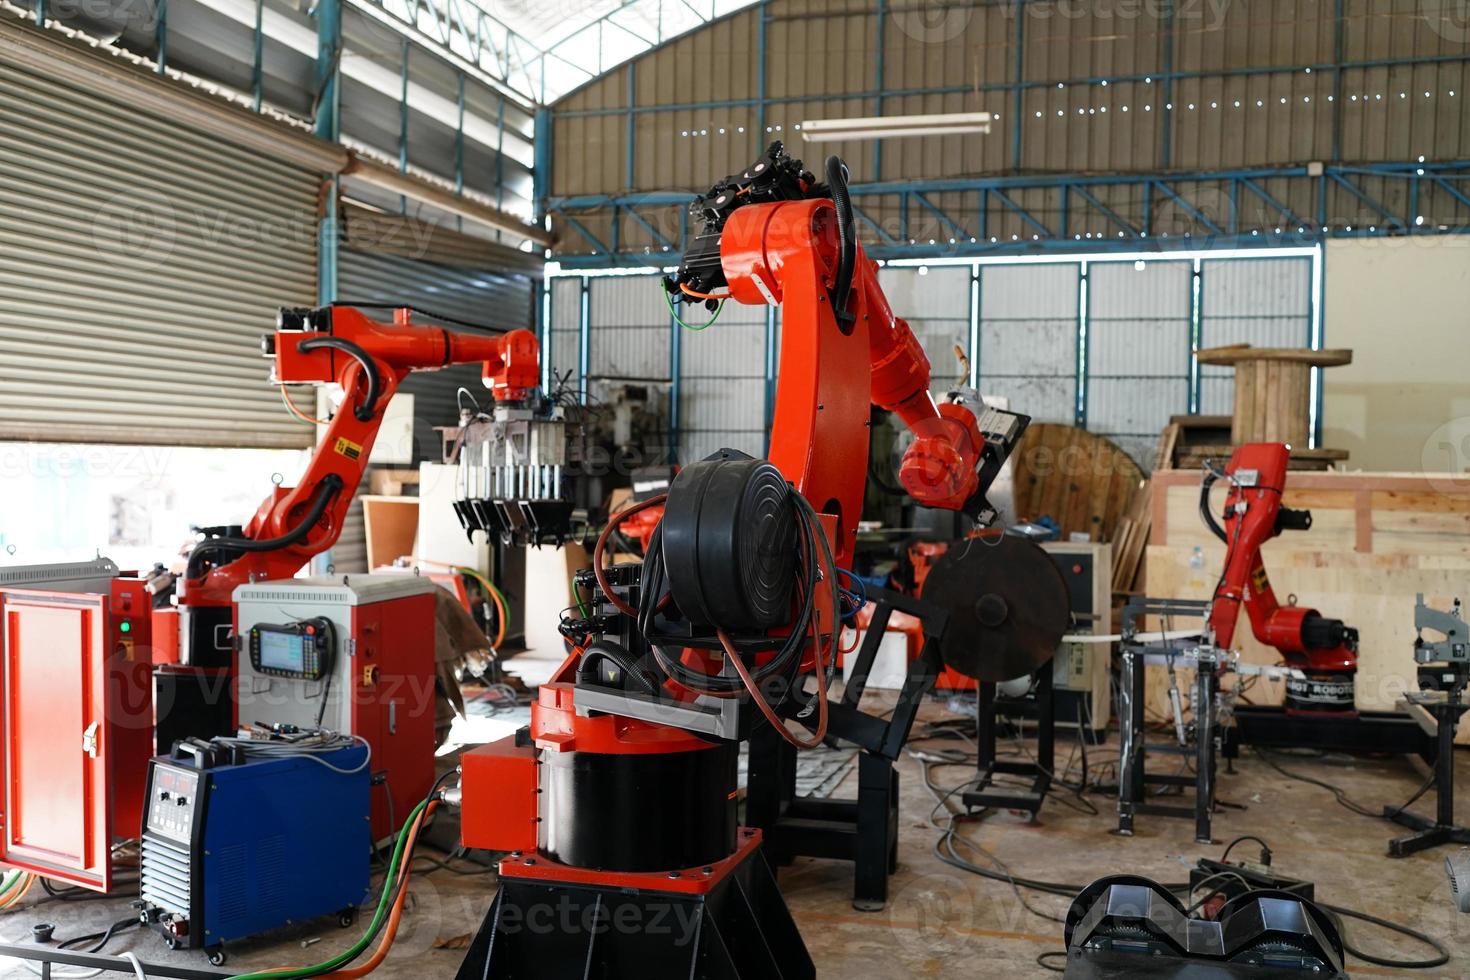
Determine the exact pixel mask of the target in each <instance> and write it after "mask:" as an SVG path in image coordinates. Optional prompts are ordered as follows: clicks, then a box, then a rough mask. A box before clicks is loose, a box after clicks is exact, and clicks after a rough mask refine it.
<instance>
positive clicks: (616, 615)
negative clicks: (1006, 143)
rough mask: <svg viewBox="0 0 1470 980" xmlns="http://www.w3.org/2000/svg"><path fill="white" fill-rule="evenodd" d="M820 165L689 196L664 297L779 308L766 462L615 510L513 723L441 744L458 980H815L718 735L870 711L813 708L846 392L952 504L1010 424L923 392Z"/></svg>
mask: <svg viewBox="0 0 1470 980" xmlns="http://www.w3.org/2000/svg"><path fill="white" fill-rule="evenodd" d="M825 175H826V180H825V182H819V181H818V180H817V179H816V177H815V176H814V175H813V174H812V173H810V172H809V171H807V170H805V169H804V168H803V166H802V164H801V163H800V161H797V160H793V159H792V158H791V157H790V156H788V155H787V154H786V152H785V150H784V148H783V147H782V145H781V144H780V143H776V144H773V145H772V146H771V148H770V149H769V150H768V151H767V153H766V154H765V155H764V156H762V157H761V158H760V159H758V160H757V161H755V162H754V163H752V164H751V166H750V167H748V168H747V169H745V170H744V171H743V172H741V173H740V174H736V175H732V176H730V177H727V178H726V179H725V180H723V181H721V182H719V183H718V184H716V185H715V187H714V188H713V189H712V190H711V191H710V192H709V193H708V194H706V195H704V196H702V197H700V198H698V199H697V200H696V201H695V203H694V205H693V207H692V209H691V213H692V214H693V215H694V216H695V217H696V218H697V219H699V220H701V221H702V222H703V227H702V231H701V232H700V234H699V235H698V236H697V237H696V238H695V240H694V241H693V243H692V246H691V248H690V250H689V252H688V253H687V254H686V256H685V257H684V259H683V262H682V264H681V265H680V267H679V269H678V272H677V274H676V275H674V276H673V277H671V278H670V279H668V280H666V288H667V289H668V290H669V299H670V301H671V303H682V304H684V305H685V306H686V307H694V308H697V307H700V306H706V307H709V308H711V310H712V311H713V309H715V308H717V306H718V304H719V303H721V302H726V301H733V302H739V303H746V304H753V305H754V304H770V305H773V306H777V307H779V308H780V310H781V314H782V323H783V329H782V343H781V353H780V365H779V367H780V370H779V375H778V376H779V384H778V387H777V390H776V399H775V417H774V423H773V426H772V430H771V442H770V456H769V459H753V458H750V457H748V456H746V455H745V454H743V453H739V452H736V451H732V450H722V451H720V452H718V453H715V454H713V455H711V456H709V457H708V458H706V459H703V460H699V461H693V462H689V463H687V465H685V466H684V467H683V468H682V469H681V470H680V472H679V474H678V476H677V477H676V478H675V480H674V481H673V483H672V484H671V485H670V487H669V490H668V493H667V494H666V495H664V496H658V497H653V498H650V499H648V500H645V501H641V502H639V503H636V504H635V505H633V506H632V507H630V508H628V509H626V510H624V511H622V512H620V513H619V514H617V515H614V517H613V518H612V519H611V520H610V521H609V524H608V526H607V528H606V530H604V532H603V534H602V536H601V538H600V539H599V541H598V543H597V547H596V549H595V554H594V563H593V569H592V575H591V580H592V585H593V589H592V603H591V604H592V609H591V611H590V615H587V616H586V617H585V618H584V619H581V620H566V621H564V622H563V632H564V633H565V634H567V635H568V636H569V638H570V639H571V641H572V646H573V649H572V652H571V654H570V655H569V656H568V658H567V659H566V661H565V662H564V663H563V664H562V665H561V666H560V667H559V668H558V670H557V671H556V672H555V674H554V675H553V677H552V679H551V680H550V682H548V683H546V684H544V685H543V686H542V687H541V688H540V691H539V694H538V697H537V700H536V702H535V703H534V704H533V705H532V714H531V724H530V726H529V727H528V728H527V729H523V730H522V731H521V732H519V733H517V734H516V735H514V736H511V737H508V738H506V739H503V740H501V741H499V742H496V743H491V744H489V745H486V746H482V747H480V748H477V749H475V750H471V751H469V752H467V753H465V754H464V756H463V757H462V760H461V767H462V776H461V782H460V785H459V786H458V788H457V789H456V790H454V791H453V792H454V795H455V796H457V797H458V798H459V800H460V802H461V804H462V808H463V809H462V813H461V818H462V834H463V843H464V844H465V845H466V846H468V847H477V848H485V849H490V850H498V851H505V852H509V853H508V855H507V856H506V857H505V858H504V859H503V860H502V861H501V863H500V865H499V874H500V890H499V893H498V895H497V896H496V898H495V900H494V904H493V905H492V907H491V908H490V910H489V912H488V913H487V915H486V917H485V920H484V923H483V925H482V926H481V928H480V930H479V932H478V933H477V935H476V936H475V938H474V940H473V941H472V943H471V946H470V949H469V952H468V954H467V957H466V959H465V961H464V964H463V966H462V967H461V969H460V971H459V977H460V980H472V978H473V980H487V978H509V977H527V976H535V977H540V978H549V980H558V978H564V977H566V978H569V977H579V978H580V977H635V976H636V977H639V978H648V980H661V978H673V977H679V978H714V977H721V978H726V977H728V978H736V977H739V978H756V977H760V978H766V977H777V976H780V977H785V978H789V980H797V978H801V977H811V976H814V968H813V966H812V962H811V959H810V957H809V955H808V954H807V950H806V947H805V944H804V943H803V941H802V939H801V936H800V934H799V932H798V931H797V929H796V926H795V923H794V922H793V920H792V918H791V915H790V913H789V911H788V910H787V908H786V905H785V901H784V899H783V897H782V896H781V893H780V891H779V889H778V888H777V886H776V882H775V878H774V876H773V874H772V872H771V870H770V865H769V864H768V862H767V858H766V856H765V854H764V853H763V838H764V835H763V833H762V831H761V830H760V829H757V828H756V827H751V826H745V827H742V826H739V825H738V824H737V818H736V804H737V799H738V795H739V794H738V790H737V758H738V754H739V753H738V750H739V745H740V743H741V742H742V741H744V740H746V739H749V738H751V737H752V736H753V735H755V734H756V733H759V732H763V731H764V732H768V733H769V732H775V733H777V734H778V736H779V737H780V738H783V739H785V740H787V741H788V742H789V743H792V745H793V746H801V747H803V748H810V747H815V746H819V745H821V744H822V743H823V741H824V740H825V739H826V738H827V737H828V736H829V735H830V734H832V733H834V732H836V731H837V730H838V728H839V727H840V725H839V719H840V720H841V721H842V722H843V723H848V722H850V723H852V725H853V726H854V727H855V728H856V727H858V726H860V725H868V726H877V727H878V728H880V729H881V728H882V726H883V720H882V719H880V718H877V717H874V716H868V715H862V714H861V713H860V712H857V711H855V710H854V708H855V706H850V705H846V704H844V703H842V702H832V703H829V699H828V698H827V689H828V686H829V684H830V682H831V680H832V676H833V671H834V669H835V668H836V665H837V647H838V634H839V632H840V631H839V629H838V617H839V615H840V613H839V610H838V606H839V604H840V602H841V596H840V589H839V579H840V577H841V576H843V575H844V574H845V573H844V571H843V569H844V566H846V565H848V563H849V562H850V560H851V558H852V556H853V552H854V542H855V538H856V532H857V523H858V516H859V514H860V512H861V509H862V501H863V493H864V489H865V483H866V476H867V459H868V419H869V408H870V405H877V406H879V407H881V408H884V409H887V410H889V411H892V412H895V413H896V414H897V415H898V416H899V417H900V418H901V419H902V420H903V421H904V423H905V424H906V426H907V427H908V429H909V430H910V431H912V432H913V434H914V441H913V443H912V445H911V446H910V447H909V449H908V451H907V452H906V454H905V456H904V458H903V461H902V464H901V468H900V473H899V477H900V480H901V481H902V484H903V486H904V488H905V489H906V490H907V492H908V493H909V494H910V495H912V496H913V498H914V499H915V501H917V502H918V503H920V504H923V505H926V506H930V507H940V508H945V509H948V510H953V511H961V512H964V513H966V514H969V515H971V516H972V517H975V518H977V519H981V518H984V517H986V516H987V515H988V514H990V513H992V511H991V509H990V508H989V505H988V504H987V503H986V500H985V490H986V488H987V487H988V485H989V483H990V481H991V480H992V479H993V478H994V475H995V473H996V471H998V470H999V468H1000V466H1001V464H1003V463H1004V461H1005V459H1006V457H1007V456H1008V455H1009V453H1010V451H1011V450H1012V449H1013V448H1014V446H1015V443H1016V440H1017V439H1018V438H1019V436H1020V434H1021V432H1022V430H1023V429H1024V428H1025V424H1026V421H1027V419H1026V417H1025V416H1020V415H1015V414H1012V413H1007V412H997V411H993V410H982V409H981V408H980V406H970V405H966V404H961V403H957V402H956V403H946V404H941V405H936V404H935V401H934V399H933V397H932V396H931V394H930V371H929V363H928V360H927V358H926V357H925V355H924V352H923V350H922V349H921V347H920V346H919V343H918V341H917V340H916V339H915V337H914V334H913V332H912V331H911V330H910V328H909V326H908V324H907V323H905V322H904V321H903V320H902V319H899V318H898V317H896V316H895V315H894V313H893V311H892V310H891V309H890V307H889V304H888V301H887V299H886V298H885V297H884V294H883V291H882V289H881V288H880V287H879V284H878V279H877V268H876V264H875V263H873V262H871V261H869V260H868V259H867V258H866V257H865V256H864V254H863V250H862V247H861V246H860V245H859V244H858V242H857V240H856V237H855V235H854V227H853V210H852V206H851V202H850V200H849V198H848V192H847V175H846V170H845V167H844V166H843V164H842V163H841V161H840V160H838V159H837V158H836V157H832V158H830V159H829V160H828V161H827V166H826V174H825ZM977 413H978V414H977ZM659 506H662V507H663V508H664V514H663V517H662V519H661V520H660V521H659V522H658V525H657V527H656V528H655V529H654V530H653V532H652V533H651V535H650V536H649V538H648V551H647V555H646V557H645V559H644V560H643V561H642V562H638V563H627V564H618V565H615V566H612V567H604V565H603V561H604V553H605V550H606V546H607V542H608V540H609V537H610V535H611V534H612V533H614V532H615V530H616V528H617V527H618V526H619V525H620V524H622V523H624V522H626V521H631V520H634V519H636V517H637V516H638V515H639V514H641V513H644V512H645V511H646V510H648V509H651V508H654V507H659ZM972 598H973V597H972ZM879 632H881V629H880V630H879ZM875 646H876V644H875ZM934 673H937V669H936V670H933V671H931V672H930V673H929V674H928V676H927V677H920V679H919V680H918V681H916V682H915V683H914V686H915V688H916V690H919V691H920V692H921V691H922V690H927V688H928V687H930V686H932V683H933V674H934ZM792 721H796V722H798V723H799V725H800V726H801V730H800V731H799V732H798V731H793V730H792V729H791V728H789V727H788V724H789V723H790V722H792ZM891 737H892V738H894V739H897V740H898V742H899V744H900V745H901V743H902V740H903V739H904V738H906V737H907V732H906V731H903V732H897V733H894V734H893V735H892V736H891ZM752 751H753V752H754V750H752ZM751 765H752V770H753V771H754V768H755V766H756V761H755V758H754V755H753V756H752V763H751ZM752 778H754V776H752ZM895 806H896V801H895ZM859 836H860V832H858V831H854V832H851V833H850V834H849V839H848V846H849V847H852V846H856V843H855V842H856V841H857V838H858V837H859ZM879 844H880V846H884V845H882V842H881V840H880V841H879ZM884 863H886V862H884ZM888 870H891V868H890V869H888Z"/></svg>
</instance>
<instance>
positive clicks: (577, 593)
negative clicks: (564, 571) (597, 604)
mask: <svg viewBox="0 0 1470 980" xmlns="http://www.w3.org/2000/svg"><path fill="white" fill-rule="evenodd" d="M572 598H573V599H574V600H576V603H577V611H578V612H580V613H581V614H582V618H583V619H591V618H592V610H590V609H588V608H587V603H586V601H585V600H584V599H583V598H582V590H581V589H579V588H577V573H576V572H573V573H572Z"/></svg>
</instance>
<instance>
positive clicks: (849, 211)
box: [665, 141, 1029, 561]
mask: <svg viewBox="0 0 1470 980" xmlns="http://www.w3.org/2000/svg"><path fill="white" fill-rule="evenodd" d="M825 175H826V183H819V182H818V181H817V180H816V178H815V176H814V175H813V174H811V173H810V172H809V171H807V170H805V169H804V167H803V166H802V163H801V161H799V160H794V159H792V158H791V157H790V156H789V155H787V153H786V151H785V148H784V147H783V145H782V144H781V143H780V142H779V141H777V142H775V143H772V144H771V146H770V148H769V149H768V150H767V151H766V153H765V155H764V156H762V157H761V158H760V159H758V160H756V161H755V162H754V163H752V164H751V165H750V166H749V167H747V168H746V169H745V170H744V171H742V172H741V173H739V174H732V175H731V176H729V177H726V178H725V179H724V180H722V181H720V182H719V183H717V184H716V185H715V186H714V187H713V188H711V190H710V191H709V193H707V194H705V195H703V196H701V197H700V198H698V199H697V200H696V201H695V202H694V204H693V205H692V206H691V209H690V211H691V214H692V215H693V216H694V218H695V219H696V220H699V221H702V222H703V228H702V230H701V232H700V234H699V235H698V236H697V237H696V238H695V240H694V243H693V245H692V246H691V248H690V249H689V252H688V254H687V255H686V256H685V258H684V261H683V263H682V264H681V265H680V267H679V270H678V272H677V274H675V275H674V276H672V277H671V278H670V279H669V280H667V281H666V284H665V285H666V288H667V289H668V290H669V292H670V294H671V297H672V299H673V301H675V302H683V303H687V304H703V305H705V306H706V307H709V308H711V309H714V308H717V304H718V303H720V302H723V301H725V300H727V299H732V300H734V301H736V302H739V303H746V304H753V305H762V304H768V305H771V306H779V307H780V308H781V311H782V323H783V325H784V327H783V339H782V344H781V361H780V365H779V374H778V376H779V378H780V383H779V384H778V386H777V389H776V405H775V419H774V425H773V428H772V437H771V453H770V456H771V462H773V463H775V464H776V466H777V467H778V468H779V469H780V470H781V471H782V472H783V473H785V474H786V475H787V476H788V477H789V478H790V479H791V480H792V482H793V483H794V484H795V485H796V487H797V489H798V490H800V491H802V493H804V494H805V495H806V496H807V498H808V499H809V500H811V501H813V502H814V504H816V505H817V506H818V507H821V506H822V505H824V504H825V503H828V502H835V503H836V504H838V505H839V508H838V515H840V517H841V520H840V521H839V534H838V539H837V540H836V542H835V544H836V547H837V556H838V559H839V561H842V560H843V559H845V558H846V557H847V556H848V555H849V550H850V545H851V535H852V529H850V528H849V527H847V525H849V524H855V523H856V519H857V515H858V512H859V510H860V509H861V504H862V492H863V487H864V480H865V476H864V474H865V468H864V464H865V463H866V461H867V452H868V450H867V443H868V432H867V420H868V405H869V403H870V402H871V404H873V405H877V406H878V407H879V408H882V409H885V410H887V411H891V412H893V413H895V414H896V415H898V417H899V418H900V419H902V420H903V422H904V424H905V425H906V426H907V427H908V428H909V429H910V430H911V431H912V432H913V433H914V435H915V439H914V442H913V443H912V445H911V446H910V447H909V449H908V450H907V452H906V453H905V455H904V458H903V462H902V464H901V466H900V469H899V480H900V482H901V483H902V485H903V487H904V489H905V490H907V491H908V492H909V494H910V496H912V497H913V498H914V500H915V501H916V502H917V503H919V504H922V505H924V506H929V507H939V508H944V509H947V510H958V511H964V512H965V513H967V514H969V515H970V516H971V517H973V518H975V519H976V520H977V521H980V522H982V523H986V522H988V521H989V520H991V519H993V517H994V510H993V508H991V507H990V505H989V504H988V503H987V502H986V499H985V490H986V489H987V488H988V486H989V484H990V482H991V481H993V480H994V478H995V475H996V474H997V473H998V472H999V470H1000V467H1001V465H1002V464H1003V463H1004V461H1005V459H1006V457H1007V456H1008V455H1009V453H1010V451H1011V450H1012V449H1013V448H1014V446H1015V444H1016V442H1017V441H1018V440H1019V439H1020V436H1021V433H1022V432H1023V431H1024V430H1025V427H1026V424H1027V422H1029V418H1028V417H1026V416H1024V415H1016V414H1013V413H1009V412H1001V411H997V410H991V409H985V408H984V407H983V406H980V405H965V404H962V403H960V402H958V401H954V402H946V403H945V404H943V405H936V404H935V402H934V398H933V396H932V395H931V394H930V366H929V360H928V357H927V356H926V355H925V354H924V351H923V348H922V347H920V346H919V342H918V340H917V338H915V337H914V334H913V331H912V330H911V329H910V328H909V325H908V323H907V322H905V321H904V320H903V319H901V318H899V317H897V316H895V315H894V313H893V310H892V308H891V307H890V306H889V304H888V300H887V297H885V296H884V294H883V290H882V288H881V287H880V286H879V284H878V275H877V265H876V263H874V262H872V261H870V260H869V259H868V258H867V257H866V256H865V255H864V253H863V248H862V245H861V244H860V243H859V242H858V241H857V237H856V233H855V228H854V211H853V207H852V202H851V200H850V198H849V195H848V190H847V168H846V166H845V165H844V164H843V163H842V162H841V161H840V160H839V159H838V158H837V157H829V158H828V160H827V164H826V168H825ZM864 335H866V336H865V337H864ZM864 340H865V341H866V342H864ZM860 379H867V381H866V383H865V382H864V381H863V380H860Z"/></svg>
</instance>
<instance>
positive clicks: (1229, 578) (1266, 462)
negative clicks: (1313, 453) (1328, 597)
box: [1200, 443, 1358, 714]
mask: <svg viewBox="0 0 1470 980" xmlns="http://www.w3.org/2000/svg"><path fill="white" fill-rule="evenodd" d="M1290 456H1291V449H1290V447H1289V446H1286V445H1284V444H1282V443H1253V444H1249V445H1244V446H1240V447H1239V448H1237V449H1236V450H1235V452H1234V454H1233V455H1232V456H1231V457H1230V462H1229V463H1228V464H1227V465H1226V467H1225V470H1224V472H1223V473H1222V472H1217V471H1213V470H1212V471H1210V472H1208V473H1207V474H1206V476H1205V480H1204V483H1203V484H1202V487H1201V491H1200V515H1201V517H1202V518H1203V519H1204V521H1205V524H1206V526H1208V527H1209V529H1210V531H1211V532H1212V533H1214V535H1215V536H1216V537H1218V538H1219V539H1220V540H1221V541H1223V542H1225V569H1224V571H1223V572H1222V573H1221V575H1220V580H1219V582H1218V583H1217V584H1216V587H1215V594H1214V596H1213V604H1212V605H1211V607H1210V627H1211V629H1212V631H1213V632H1214V635H1215V642H1216V644H1217V645H1219V646H1220V647H1222V648H1226V649H1228V648H1229V647H1230V645H1231V643H1232V642H1233V641H1234V639H1235V628H1236V620H1237V619H1238V618H1239V614H1240V607H1241V606H1242V605H1244V606H1245V609H1246V613H1247V614H1248V615H1249V616H1250V621H1251V631H1252V632H1253V633H1254V634H1255V636H1256V639H1258V640H1260V641H1261V642H1262V643H1264V644H1266V645H1267V646H1271V647H1275V648H1276V649H1277V650H1278V651H1280V653H1281V655H1282V657H1283V658H1284V659H1285V660H1286V662H1287V663H1288V664H1290V665H1291V666H1293V667H1297V668H1298V669H1299V673H1300V674H1301V676H1300V677H1294V678H1292V679H1290V680H1288V682H1287V710H1288V711H1291V712H1293V713H1301V714H1324V713H1333V714H1344V713H1346V714H1351V713H1352V712H1353V711H1354V710H1355V708H1354V703H1355V702H1354V695H1353V676H1354V674H1355V673H1356V672H1357V663H1358V658H1357V647H1358V631H1357V630H1355V629H1353V628H1352V627H1350V626H1346V625H1344V624H1343V622H1342V620H1340V619H1329V618H1327V617H1325V616H1323V615H1322V614H1321V613H1319V612H1318V611H1317V610H1315V609H1311V608H1307V607H1305V606H1298V605H1296V603H1295V600H1294V599H1293V600H1292V601H1291V602H1289V603H1288V604H1287V605H1282V604H1281V602H1280V601H1279V600H1278V599H1277V598H1276V592H1275V590H1274V589H1273V588H1272V587H1271V579H1270V577H1269V576H1268V575H1267V574H1266V566H1265V563H1264V562H1263V561H1262V559H1261V546H1262V545H1264V544H1265V543H1266V542H1267V541H1269V540H1271V539H1272V538H1274V537H1276V536H1277V535H1279V534H1280V533H1281V532H1282V531H1288V530H1300V531H1305V530H1307V529H1309V528H1310V527H1311V526H1312V514H1311V511H1307V510H1293V509H1292V508H1289V507H1284V506H1282V502H1281V495H1282V492H1283V490H1284V489H1285V486H1286V467H1287V462H1288V460H1289V459H1290ZM1220 479H1225V480H1228V481H1229V483H1230V493H1229V495H1228V496H1227V497H1226V500H1225V512H1224V524H1223V526H1222V525H1221V523H1220V522H1219V521H1218V520H1216V518H1215V515H1214V514H1213V513H1212V512H1211V510H1210V489H1211V487H1213V486H1214V484H1215V483H1216V482H1217V481H1218V480H1220Z"/></svg>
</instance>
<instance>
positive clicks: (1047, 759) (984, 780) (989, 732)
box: [960, 660, 1057, 820]
mask: <svg viewBox="0 0 1470 980" xmlns="http://www.w3.org/2000/svg"><path fill="white" fill-rule="evenodd" d="M1038 673H1039V676H1038V678H1037V684H1036V697H1035V701H1034V704H1033V703H1027V704H1019V703H1018V704H1007V705H1006V706H1005V710H1004V712H1003V713H1004V714H1005V715H1006V716H1007V717H1017V716H1020V717H1035V718H1036V760H1035V761H1034V762H1009V761H1003V760H1001V759H998V758H997V757H996V729H997V728H998V727H999V725H998V722H999V721H1000V716H1001V714H1002V712H1001V711H1000V710H999V708H998V704H997V699H996V685H995V684H993V683H990V682H988V681H982V682H980V697H979V701H978V702H977V703H976V706H975V708H976V717H975V735H976V743H977V753H976V759H977V763H976V764H977V766H978V767H979V771H980V775H979V780H978V782H977V783H976V788H975V789H973V790H968V791H966V792H965V793H963V794H961V796H960V798H961V799H962V800H963V801H964V804H965V806H967V807H970V808H972V809H973V808H977V807H993V808H996V809H1002V810H1020V811H1024V812H1026V813H1029V814H1031V819H1032V820H1035V819H1036V815H1037V814H1038V813H1039V812H1040V811H1041V806H1042V804H1043V803H1045V802H1046V794H1047V792H1048V791H1050V789H1051V782H1052V774H1053V773H1054V772H1055V771H1056V740H1057V727H1056V699H1055V697H1054V696H1053V693H1052V663H1051V661H1049V660H1048V661H1047V662H1046V663H1045V664H1044V665H1043V666H1042V668H1041V670H1040V671H1039V672H1038ZM997 775H1006V776H1020V777H1022V778H1023V779H1029V780H1031V785H1030V787H1027V788H1021V787H1015V788H1012V787H998V786H996V785H995V784H994V778H995V776H997Z"/></svg>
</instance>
